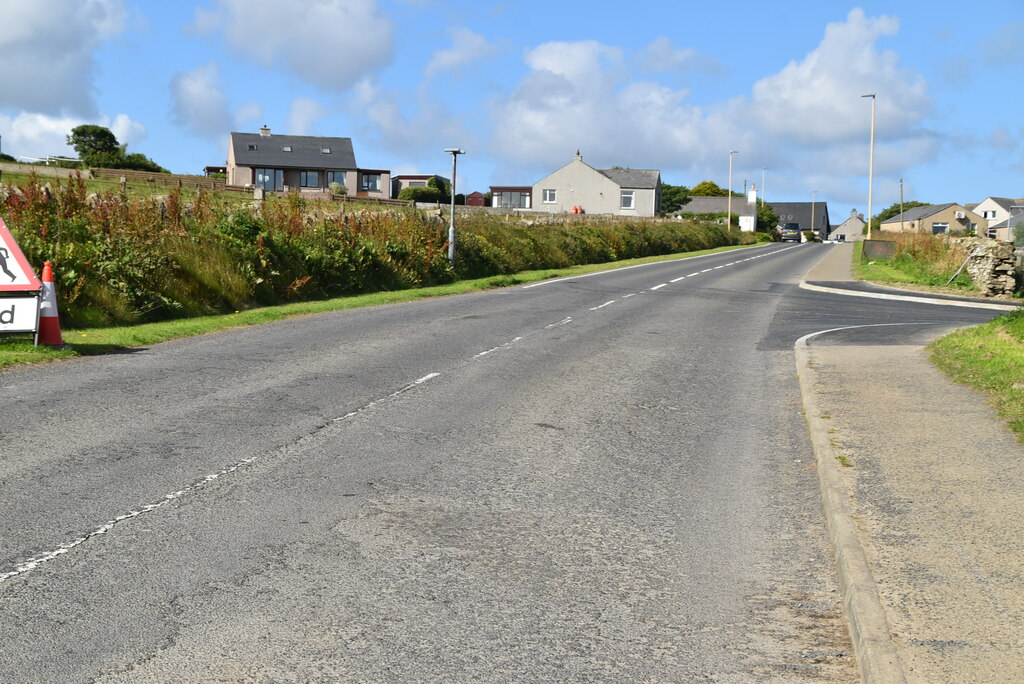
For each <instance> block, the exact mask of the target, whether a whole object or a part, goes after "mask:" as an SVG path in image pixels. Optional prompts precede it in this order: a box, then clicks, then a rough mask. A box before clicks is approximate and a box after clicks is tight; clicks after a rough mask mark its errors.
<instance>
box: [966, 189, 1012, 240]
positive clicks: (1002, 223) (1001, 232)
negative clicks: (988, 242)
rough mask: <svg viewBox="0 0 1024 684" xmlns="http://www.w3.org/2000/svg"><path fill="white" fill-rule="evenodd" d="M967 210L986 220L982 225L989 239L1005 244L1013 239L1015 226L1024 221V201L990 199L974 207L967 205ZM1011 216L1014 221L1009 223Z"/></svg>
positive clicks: (1005, 198)
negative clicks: (1001, 241)
mask: <svg viewBox="0 0 1024 684" xmlns="http://www.w3.org/2000/svg"><path fill="white" fill-rule="evenodd" d="M967 208H968V209H970V210H971V211H973V212H974V213H975V214H977V215H978V216H980V217H981V218H982V219H984V222H983V223H982V225H984V226H985V227H986V231H985V234H986V235H987V236H988V237H991V238H996V239H997V240H1003V241H1005V242H1009V241H1011V240H1012V239H1013V235H1012V229H1013V226H1015V225H1017V223H1018V222H1020V221H1024V199H1010V198H1007V197H988V198H986V199H985V200H984V201H983V202H979V203H978V204H977V205H975V206H973V207H972V206H970V205H967ZM1011 214H1012V215H1013V219H1014V220H1012V221H1009V222H1007V219H1009V218H1010V216H1011ZM980 232H981V231H979V233H980Z"/></svg>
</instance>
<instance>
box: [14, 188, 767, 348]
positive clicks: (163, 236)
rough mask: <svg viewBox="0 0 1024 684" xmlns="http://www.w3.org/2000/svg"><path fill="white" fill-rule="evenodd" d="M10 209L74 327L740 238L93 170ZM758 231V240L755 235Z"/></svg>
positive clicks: (659, 225)
mask: <svg viewBox="0 0 1024 684" xmlns="http://www.w3.org/2000/svg"><path fill="white" fill-rule="evenodd" d="M0 216H2V217H3V218H4V220H5V222H6V223H7V224H8V226H9V227H10V228H11V231H12V233H13V234H14V235H15V238H16V239H17V240H18V242H19V244H20V245H21V247H22V249H23V250H24V251H25V253H26V256H27V257H28V258H29V261H30V262H31V263H33V264H35V265H36V266H37V267H38V266H39V265H40V264H42V263H43V262H44V261H51V262H53V264H54V267H55V277H56V280H57V291H58V294H59V302H58V305H59V308H60V313H61V316H62V317H64V318H65V319H66V320H67V324H68V325H69V326H73V327H79V328H82V327H94V326H107V325H122V324H134V323H141V322H147V321H158V320H166V319H171V318H181V317H190V316H197V315H206V314H212V313H224V312H231V311H237V310H242V309H245V308H250V307H253V306H259V305H268V304H275V303H280V302H284V301H297V300H311V299H321V298H325V297H332V296H338V295H346V294H357V293H365V292H376V291H383V290H397V289H405V288H415V287H426V286H431V285H439V284H444V283H449V282H452V281H454V280H457V279H465V278H482V277H489V276H501V275H508V274H512V273H516V272H518V271H522V270H528V269H545V268H563V267H566V266H570V265H577V264H587V263H603V262H607V261H613V260H616V259H624V258H632V257H643V256H652V255H659V254H670V253H675V252H684V251H690V250H697V249H706V248H711V247H718V246H725V245H729V244H736V243H737V241H738V240H739V239H740V237H739V236H738V235H737V234H735V233H729V232H726V231H723V230H722V228H721V227H719V226H716V225H713V224H696V223H688V222H679V221H668V220H665V221H660V220H642V221H636V220H633V221H627V220H616V219H611V218H609V219H607V220H605V219H595V218H587V219H582V218H566V217H552V218H550V219H549V220H536V219H534V220H527V221H524V220H521V219H519V218H515V217H500V216H493V215H489V214H483V213H470V214H466V215H461V214H460V215H459V216H458V220H457V222H458V241H457V255H458V257H457V260H456V263H455V266H454V267H453V266H452V265H450V264H449V263H448V260H447V247H448V245H447V232H448V231H447V221H445V220H443V219H442V218H440V217H439V216H437V215H431V214H427V213H423V212H418V211H416V210H414V209H405V208H402V209H391V210H384V211H380V210H377V211H372V210H356V211H352V210H346V208H345V207H344V205H342V206H340V207H339V205H338V204H332V203H329V202H319V201H308V200H305V199H303V198H301V197H300V196H299V195H297V194H293V195H288V196H286V197H284V198H273V199H269V200H267V201H264V202H262V203H259V204H253V203H250V204H247V205H241V206H240V205H239V203H238V200H237V197H234V196H232V197H223V196H220V195H218V194H217V193H210V192H208V191H203V190H199V191H196V192H192V191H189V192H188V193H185V192H182V191H181V190H180V189H172V190H171V191H170V192H168V193H166V194H164V195H149V196H129V195H127V194H126V193H124V192H121V191H120V190H107V191H105V192H100V193H90V192H88V191H87V187H86V185H85V183H84V182H83V181H82V180H81V179H80V178H74V177H73V178H71V179H69V180H67V181H66V182H54V181H52V180H51V181H50V183H48V184H46V185H43V184H41V183H40V182H39V180H38V179H36V178H30V179H29V180H28V181H26V182H22V183H19V184H17V185H12V184H7V185H4V186H2V187H0ZM746 237H747V238H748V237H749V236H746Z"/></svg>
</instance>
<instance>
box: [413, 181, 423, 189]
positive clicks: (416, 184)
mask: <svg viewBox="0 0 1024 684" xmlns="http://www.w3.org/2000/svg"><path fill="white" fill-rule="evenodd" d="M409 187H410V188H425V187H427V181H409Z"/></svg>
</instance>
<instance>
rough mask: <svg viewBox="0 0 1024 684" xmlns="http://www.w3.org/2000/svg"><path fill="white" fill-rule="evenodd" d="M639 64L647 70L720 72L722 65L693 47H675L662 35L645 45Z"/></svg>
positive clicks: (722, 69)
mask: <svg viewBox="0 0 1024 684" xmlns="http://www.w3.org/2000/svg"><path fill="white" fill-rule="evenodd" d="M639 58H640V64H641V65H642V66H643V67H644V68H645V69H647V70H648V71H653V72H663V71H682V72H690V71H696V72H702V73H706V74H720V73H722V72H723V71H724V68H723V67H722V65H721V64H720V63H719V62H718V61H717V60H715V59H714V58H713V57H710V56H708V55H705V54H702V53H701V52H698V51H697V50H696V49H694V48H677V47H676V46H675V45H673V43H672V41H671V40H669V39H668V38H665V37H664V36H662V37H660V38H656V39H655V40H654V42H652V43H651V44H650V45H648V46H647V47H645V48H644V49H643V50H642V51H641V53H640V55H639Z"/></svg>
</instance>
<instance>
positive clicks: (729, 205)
mask: <svg viewBox="0 0 1024 684" xmlns="http://www.w3.org/2000/svg"><path fill="white" fill-rule="evenodd" d="M734 154H739V152H737V151H736V150H729V200H728V202H726V205H727V209H726V217H725V229H726V230H729V231H731V230H732V155H734Z"/></svg>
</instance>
